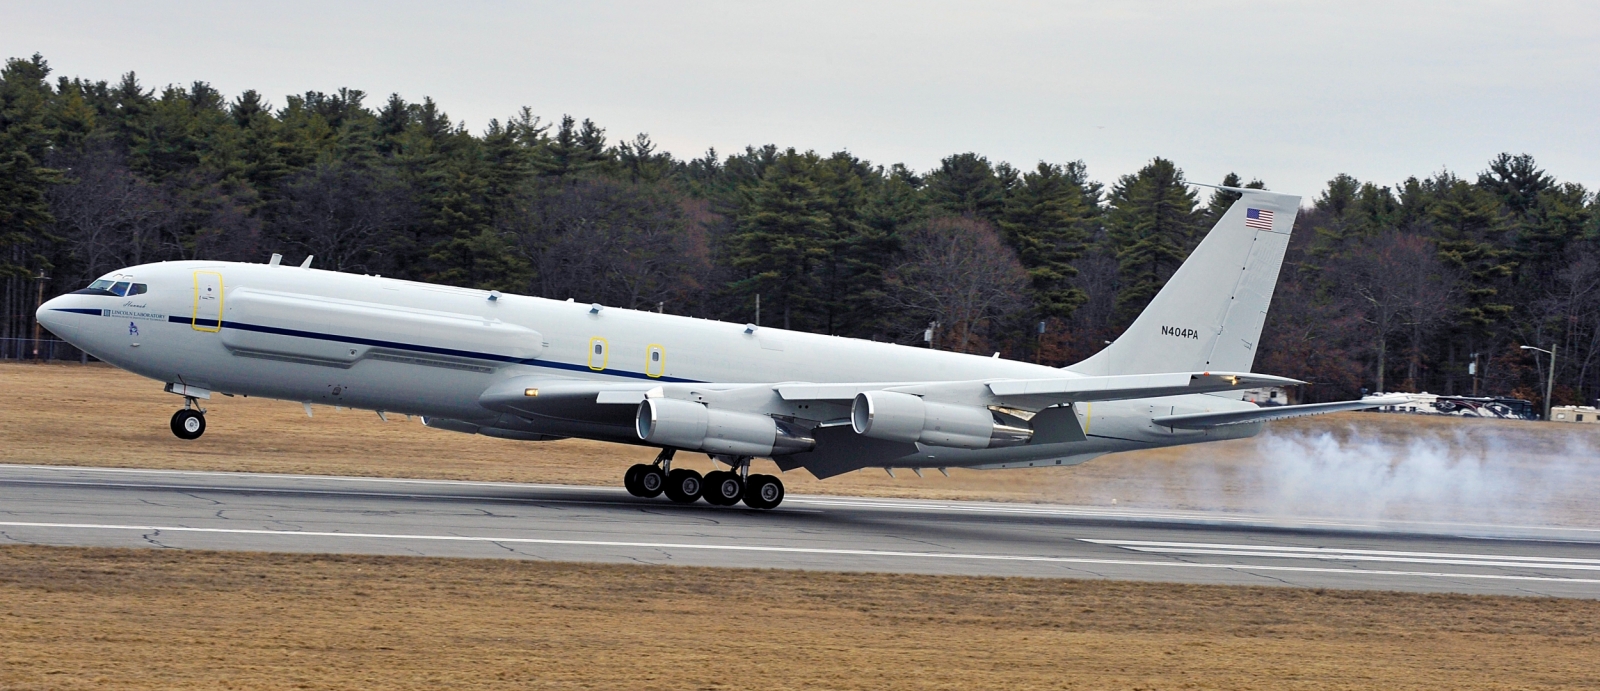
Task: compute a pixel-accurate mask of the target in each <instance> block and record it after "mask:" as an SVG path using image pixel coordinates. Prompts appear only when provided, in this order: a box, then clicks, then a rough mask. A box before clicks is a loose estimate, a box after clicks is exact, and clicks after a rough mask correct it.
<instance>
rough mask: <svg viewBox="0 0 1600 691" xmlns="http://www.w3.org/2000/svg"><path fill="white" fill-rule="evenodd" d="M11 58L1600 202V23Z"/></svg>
mask: <svg viewBox="0 0 1600 691" xmlns="http://www.w3.org/2000/svg"><path fill="white" fill-rule="evenodd" d="M0 17H4V20H3V21H0V47H3V48H4V53H5V55H6V56H12V57H16V56H26V55H30V54H32V53H34V52H39V53H42V54H44V56H45V58H46V59H47V60H49V61H50V64H51V65H52V66H53V67H54V69H55V74H56V75H58V76H59V75H66V76H81V77H85V78H91V79H106V80H114V79H116V78H117V77H118V75H120V74H121V73H123V72H126V71H129V70H133V71H135V72H137V73H138V75H139V78H140V80H141V81H142V82H143V84H144V85H145V86H147V87H159V86H163V85H166V84H173V83H176V84H187V83H189V82H192V81H195V80H203V81H207V82H210V83H211V84H212V85H213V86H214V87H216V88H218V89H220V90H221V91H222V92H224V93H226V94H228V95H229V97H230V98H231V97H232V96H235V95H237V94H238V93H239V92H241V91H243V90H245V89H251V88H253V89H256V90H258V91H261V92H263V93H264V94H267V95H268V96H270V98H271V99H272V102H273V103H274V104H276V105H282V104H283V102H284V95H285V94H290V93H300V92H304V91H308V90H317V91H334V90H337V89H338V88H339V87H343V86H348V87H351V88H357V89H362V90H365V91H366V92H368V93H369V94H371V97H369V99H368V105H371V106H377V105H380V104H381V102H382V100H383V99H384V98H385V97H386V96H387V95H388V94H390V93H399V94H400V95H401V96H403V97H405V98H407V99H408V100H420V99H421V98H422V97H423V96H431V97H433V98H434V100H436V101H438V102H439V103H440V104H441V106H443V107H444V109H445V110H446V111H447V112H448V113H449V114H450V115H451V117H452V118H454V119H455V120H458V121H464V122H465V123H466V125H467V127H468V128H470V129H471V130H473V131H474V132H481V131H482V130H483V128H484V126H485V124H486V123H487V122H488V121H489V119H490V118H496V117H498V118H502V119H503V118H505V117H506V116H508V115H510V114H512V113H514V112H516V110H517V109H518V108H520V107H522V106H529V107H531V108H532V109H533V111H534V113H536V114H539V115H542V116H544V117H545V119H547V120H550V119H559V118H560V116H561V115H562V114H563V113H570V114H572V115H574V116H576V117H578V118H580V119H581V118H584V117H589V118H593V119H594V120H595V121H596V122H597V123H599V124H600V125H601V126H603V127H605V128H606V129H607V131H608V133H609V135H610V136H611V138H612V141H616V140H618V139H620V138H631V137H632V136H633V135H634V134H636V133H638V132H648V133H649V134H650V135H651V137H653V138H654V139H655V140H656V141H658V142H660V143H661V145H662V147H663V148H664V149H665V150H667V151H671V152H672V153H673V154H675V155H677V156H679V157H680V158H688V157H694V156H698V155H700V154H701V153H703V152H704V151H705V150H706V148H707V147H713V146H714V147H716V148H717V150H718V151H719V152H724V153H726V152H730V151H734V150H737V149H741V148H743V147H744V146H745V145H747V144H756V145H760V144H764V143H768V142H771V143H776V144H778V145H780V146H793V147H797V148H800V149H815V150H817V151H819V152H824V153H826V152H831V151H835V150H839V149H848V150H849V151H851V152H853V153H855V154H856V155H858V156H861V157H863V158H866V159H868V160H871V161H873V162H875V163H883V164H888V163H895V162H904V163H906V164H907V165H909V166H911V167H912V168H914V169H917V170H927V169H929V168H931V167H933V166H936V165H937V164H938V161H939V159H940V158H942V157H944V156H946V155H949V154H951V153H955V152H963V151H976V152H978V153H981V154H984V155H986V156H988V157H989V158H990V159H991V160H994V161H1009V162H1011V163H1012V164H1014V165H1017V166H1020V167H1031V166H1032V165H1033V164H1034V163H1036V162H1037V161H1039V160H1041V159H1042V160H1047V161H1052V162H1064V161H1070V160H1075V159H1083V160H1084V161H1086V162H1087V163H1088V165H1089V171H1090V173H1091V175H1093V176H1094V177H1096V178H1097V179H1100V180H1103V181H1106V182H1111V181H1112V180H1114V178H1115V177H1116V176H1118V175H1121V174H1125V173H1130V172H1133V171H1134V170H1136V169H1138V168H1139V167H1140V166H1141V165H1143V164H1144V163H1145V162H1146V161H1148V160H1149V159H1150V158H1151V157H1153V156H1164V157H1167V158H1170V159H1173V160H1175V161H1176V162H1177V163H1178V165H1179V166H1181V167H1182V168H1183V169H1184V170H1185V171H1186V173H1187V174H1188V175H1189V177H1190V179H1193V180H1198V181H1204V182H1216V181H1218V180H1219V179H1220V178H1221V177H1222V176H1223V175H1224V174H1226V173H1227V172H1229V171H1236V172H1238V173H1240V174H1241V175H1243V176H1245V177H1246V178H1247V179H1248V178H1250V177H1259V178H1261V179H1263V180H1265V181H1266V182H1267V183H1268V186H1269V187H1270V188H1272V189H1275V190H1280V191H1284V192H1290V193H1297V194H1301V195H1303V196H1306V197H1307V198H1308V200H1307V201H1309V198H1310V197H1314V196H1315V195H1316V194H1317V193H1318V191H1319V190H1320V189H1321V188H1322V187H1323V185H1324V184H1325V182H1326V181H1327V179H1328V178H1330V177H1332V176H1333V175H1334V174H1336V173H1340V172H1346V173H1350V174H1352V175H1355V176H1356V177H1358V178H1360V179H1362V180H1372V181H1375V182H1378V183H1381V184H1393V183H1395V182H1398V181H1400V180H1402V179H1404V178H1405V177H1406V176H1408V175H1425V174H1428V173H1432V172H1435V171H1438V170H1440V169H1441V168H1449V169H1451V170H1453V171H1455V172H1457V173H1458V174H1461V175H1464V176H1468V177H1472V176H1475V175H1476V173H1477V172H1478V171H1480V170H1482V169H1483V168H1484V167H1485V162H1486V161H1487V160H1488V159H1489V158H1490V157H1491V156H1493V155H1495V154H1497V153H1499V152H1501V151H1510V152H1513V153H1518V152H1527V153H1531V154H1533V155H1534V156H1535V157H1536V158H1537V159H1538V161H1539V163H1540V164H1541V165H1543V166H1544V167H1545V168H1546V169H1548V170H1549V171H1550V172H1551V173H1553V174H1555V175H1556V176H1558V177H1559V178H1561V179H1564V180H1574V181H1578V182H1582V183H1584V184H1585V185H1587V186H1589V187H1590V188H1591V189H1594V188H1595V187H1596V186H1597V183H1600V2H1594V1H1593V0H1589V1H1588V2H1531V1H1528V0H1524V1H1522V2H1475V1H1472V0H1452V1H1451V2H1433V3H1420V2H1396V1H1393V0H1391V1H1387V2H1335V3H1330V2H1264V1H1254V0H1235V1H1231V2H1230V1H1221V0H1218V1H1215V2H1184V3H1177V2H1128V1H1124V0H1108V1H1102V2H1095V3H1079V2H996V1H993V0H990V1H989V2H982V3H977V2H973V3H945V2H927V1H923V2H880V3H874V2H863V1H860V0H856V1H853V2H837V3H834V2H815V3H806V2H793V1H791V2H771V3H762V2H728V3H714V2H705V3H695V4H688V3H684V4H677V3H653V4H645V3H624V2H594V1H587V2H585V1H576V2H575V1H572V0H567V1H565V2H522V3H491V2H467V1H463V0H455V1H453V2H427V3H421V2H418V3H410V2H337V1H334V0H321V1H319V2H226V1H222V0H211V1H207V2H142V3H139V2H67V1H63V0H52V1H51V2H47V3H41V2H13V1H12V0H0Z"/></svg>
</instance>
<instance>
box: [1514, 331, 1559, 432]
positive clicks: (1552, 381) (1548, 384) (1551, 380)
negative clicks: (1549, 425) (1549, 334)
mask: <svg viewBox="0 0 1600 691" xmlns="http://www.w3.org/2000/svg"><path fill="white" fill-rule="evenodd" d="M1522 349H1523V350H1537V351H1539V352H1541V353H1546V354H1548V355H1549V356H1550V376H1549V377H1547V378H1546V379H1545V381H1544V419H1545V422H1549V421H1550V392H1551V391H1552V390H1554V389H1555V387H1556V344H1554V343H1552V344H1550V349H1549V350H1545V349H1544V348H1535V347H1533V346H1522Z"/></svg>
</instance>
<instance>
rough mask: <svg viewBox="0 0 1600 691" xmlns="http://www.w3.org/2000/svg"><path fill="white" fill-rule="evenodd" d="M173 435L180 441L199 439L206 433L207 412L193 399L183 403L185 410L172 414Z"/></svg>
mask: <svg viewBox="0 0 1600 691" xmlns="http://www.w3.org/2000/svg"><path fill="white" fill-rule="evenodd" d="M172 433H173V434H175V435H177V436H178V438H179V439H199V438H200V435H202V434H205V433H206V411H205V409H204V408H201V407H200V406H199V404H198V403H197V402H196V401H195V400H194V399H193V398H190V399H186V400H185V401H184V402H183V409H182V410H179V411H178V412H176V413H173V414H172Z"/></svg>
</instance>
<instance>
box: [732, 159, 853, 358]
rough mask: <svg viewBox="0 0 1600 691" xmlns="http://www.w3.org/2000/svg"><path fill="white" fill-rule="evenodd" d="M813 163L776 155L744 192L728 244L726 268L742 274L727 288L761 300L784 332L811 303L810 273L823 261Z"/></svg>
mask: <svg viewBox="0 0 1600 691" xmlns="http://www.w3.org/2000/svg"><path fill="white" fill-rule="evenodd" d="M817 164H818V157H817V155H816V154H814V153H811V152H806V153H803V154H802V153H797V152H796V151H795V150H794V149H789V150H787V151H784V152H783V153H782V154H780V155H779V156H778V157H777V159H776V160H775V161H774V162H773V163H772V164H771V165H770V166H769V167H768V168H767V169H766V172H765V174H764V175H762V178H761V182H760V183H759V184H757V185H755V186H754V187H752V188H749V189H748V190H747V191H746V192H745V193H744V203H743V204H742V208H741V209H740V211H739V214H738V218H737V220H736V229H735V230H734V232H733V234H732V235H731V236H730V237H729V239H728V242H729V248H728V255H729V256H728V261H729V264H730V266H731V267H732V268H733V269H734V270H735V271H737V272H740V273H741V274H742V277H741V278H739V279H738V280H736V281H735V282H734V283H733V284H732V285H731V286H730V288H731V289H732V290H733V292H735V293H736V294H739V295H744V296H754V295H761V296H762V304H763V306H764V308H765V309H766V310H769V312H768V313H769V314H770V313H772V312H776V313H778V314H780V315H781V317H780V319H781V323H782V324H783V328H785V329H787V328H791V327H793V326H794V322H795V317H796V316H798V314H797V313H799V312H802V311H804V310H806V309H808V308H810V307H811V306H812V304H813V303H814V301H815V300H814V296H815V286H814V285H813V269H814V267H815V266H816V264H817V262H819V261H822V260H824V259H825V258H827V256H828V247H827V243H826V237H827V235H828V233H829V229H830V228H829V227H830V223H831V221H832V219H831V218H830V217H829V215H828V212H827V207H828V201H827V200H826V199H825V198H824V197H823V194H822V192H821V190H820V189H818V185H817V182H816V180H815V179H814V178H813V175H814V171H815V168H816V166H817Z"/></svg>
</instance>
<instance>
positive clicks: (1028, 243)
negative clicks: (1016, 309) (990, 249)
mask: <svg viewBox="0 0 1600 691" xmlns="http://www.w3.org/2000/svg"><path fill="white" fill-rule="evenodd" d="M1099 195H1100V192H1099V186H1098V185H1096V184H1093V183H1090V182H1088V179H1087V174H1086V172H1085V167H1084V165H1083V162H1082V161H1074V162H1072V163H1069V164H1067V165H1065V166H1060V165H1055V164H1052V163H1044V162H1042V161H1041V162H1040V163H1039V166H1038V167H1037V168H1036V169H1035V170H1033V171H1032V172H1029V173H1026V174H1024V175H1023V176H1022V180H1021V183H1020V184H1019V185H1018V186H1017V187H1016V188H1015V189H1014V190H1012V193H1011V194H1010V196H1009V197H1008V198H1007V199H1006V204H1005V211H1004V213H1003V214H1002V216H1001V218H1000V221H999V223H998V225H999V226H1000V230H1001V232H1002V233H1003V234H1004V237H1005V239H1006V242H1007V243H1008V244H1010V245H1011V247H1012V248H1013V249H1014V250H1016V252H1017V259H1018V260H1019V261H1021V262H1022V267H1023V268H1024V269H1025V270H1027V272H1028V281H1029V294H1030V296H1031V297H1032V298H1033V302H1034V305H1035V306H1036V307H1037V308H1038V310H1039V314H1040V315H1041V316H1044V317H1055V318H1059V319H1065V318H1066V317H1068V316H1070V315H1071V314H1072V311H1073V310H1074V309H1077V307H1078V305H1081V304H1083V302H1084V301H1085V300H1087V299H1088V295H1087V294H1085V293H1084V292H1083V291H1082V290H1081V289H1079V288H1077V287H1074V286H1073V285H1072V284H1071V280H1072V277H1073V276H1076V275H1077V274H1078V270H1077V269H1076V268H1073V266H1072V262H1073V260H1075V259H1077V258H1078V257H1080V256H1083V251H1084V247H1085V245H1086V244H1087V242H1088V239H1089V232H1090V225H1091V224H1092V223H1093V221H1094V220H1095V219H1096V218H1097V217H1098V216H1099V206H1098V203H1097V202H1098V197H1099Z"/></svg>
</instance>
